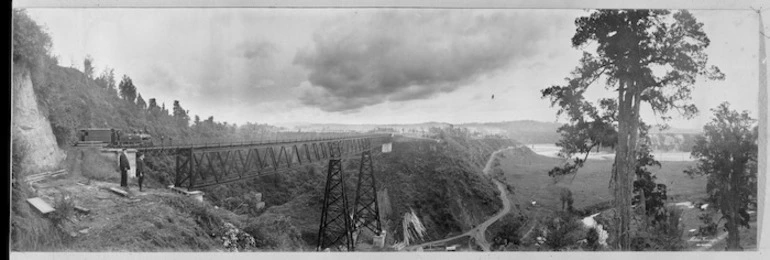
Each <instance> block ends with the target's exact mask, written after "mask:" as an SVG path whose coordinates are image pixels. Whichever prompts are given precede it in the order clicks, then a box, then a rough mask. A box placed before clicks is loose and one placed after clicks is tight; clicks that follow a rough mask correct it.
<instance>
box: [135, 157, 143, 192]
mask: <svg viewBox="0 0 770 260" xmlns="http://www.w3.org/2000/svg"><path fill="white" fill-rule="evenodd" d="M136 178H137V182H138V183H139V191H140V192H141V191H142V181H144V154H143V153H138V154H137V157H136Z"/></svg>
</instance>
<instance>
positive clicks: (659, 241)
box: [631, 207, 685, 251]
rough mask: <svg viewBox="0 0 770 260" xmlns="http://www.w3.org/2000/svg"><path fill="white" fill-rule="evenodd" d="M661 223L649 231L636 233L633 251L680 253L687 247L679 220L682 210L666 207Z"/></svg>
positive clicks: (632, 246)
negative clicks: (679, 251)
mask: <svg viewBox="0 0 770 260" xmlns="http://www.w3.org/2000/svg"><path fill="white" fill-rule="evenodd" d="M661 215H662V219H661V221H657V222H655V224H654V225H653V226H651V227H649V228H648V229H646V230H644V229H642V230H640V231H637V232H636V236H635V237H634V238H633V239H632V240H631V249H632V250H634V251H678V250H682V249H683V248H684V247H685V243H684V241H683V240H682V233H683V232H684V230H683V229H682V227H681V225H680V223H679V219H680V218H681V216H682V209H679V208H676V207H666V208H664V209H663V213H662V214H661Z"/></svg>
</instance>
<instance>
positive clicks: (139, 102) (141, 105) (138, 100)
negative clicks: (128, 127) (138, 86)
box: [136, 94, 147, 110]
mask: <svg viewBox="0 0 770 260" xmlns="http://www.w3.org/2000/svg"><path fill="white" fill-rule="evenodd" d="M136 106H137V107H139V108H140V109H142V110H144V109H145V108H147V103H145V102H144V98H142V94H138V95H137V96H136Z"/></svg>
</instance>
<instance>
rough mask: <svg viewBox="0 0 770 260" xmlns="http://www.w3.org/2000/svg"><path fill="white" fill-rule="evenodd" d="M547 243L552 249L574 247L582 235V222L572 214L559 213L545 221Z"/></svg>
mask: <svg viewBox="0 0 770 260" xmlns="http://www.w3.org/2000/svg"><path fill="white" fill-rule="evenodd" d="M545 225H546V235H545V245H546V246H547V247H548V248H550V249H551V250H557V251H559V250H565V249H568V248H571V247H574V246H575V245H576V243H577V241H578V240H580V239H581V236H582V224H580V221H579V220H578V219H577V218H576V217H575V216H574V215H572V214H569V213H559V214H557V215H556V216H554V217H553V218H551V219H549V220H548V221H546V222H545Z"/></svg>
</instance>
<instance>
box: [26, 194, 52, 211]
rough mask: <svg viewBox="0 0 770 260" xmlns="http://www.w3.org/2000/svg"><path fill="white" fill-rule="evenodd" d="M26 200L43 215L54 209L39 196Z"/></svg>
mask: <svg viewBox="0 0 770 260" xmlns="http://www.w3.org/2000/svg"><path fill="white" fill-rule="evenodd" d="M27 202H28V203H29V204H30V205H32V206H33V207H34V208H35V209H37V210H38V211H39V212H40V213H42V214H43V215H45V214H48V213H51V212H53V211H54V210H55V209H54V208H53V207H51V205H48V203H46V202H45V201H43V199H41V198H39V197H34V198H31V199H27Z"/></svg>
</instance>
